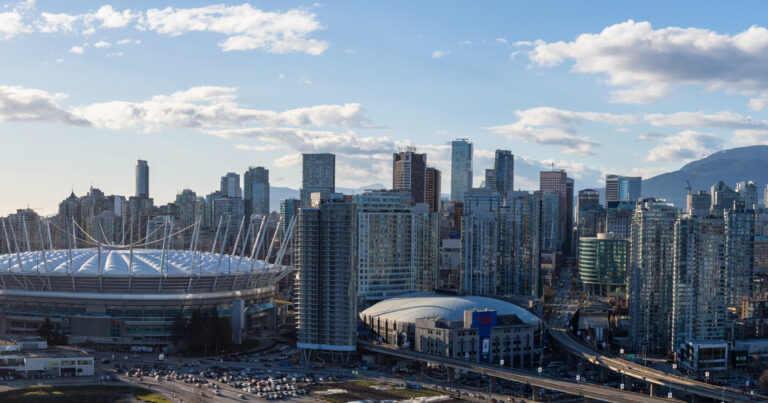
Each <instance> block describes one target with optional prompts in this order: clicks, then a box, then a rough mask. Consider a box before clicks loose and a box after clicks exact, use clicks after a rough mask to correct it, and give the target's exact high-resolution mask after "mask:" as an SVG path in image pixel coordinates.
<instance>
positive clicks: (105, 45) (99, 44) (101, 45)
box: [93, 41, 112, 48]
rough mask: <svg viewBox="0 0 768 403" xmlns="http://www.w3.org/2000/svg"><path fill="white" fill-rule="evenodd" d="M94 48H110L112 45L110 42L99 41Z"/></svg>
mask: <svg viewBox="0 0 768 403" xmlns="http://www.w3.org/2000/svg"><path fill="white" fill-rule="evenodd" d="M93 46H94V47H97V48H108V47H110V46H112V45H111V44H110V43H109V42H106V41H98V42H96V43H94V44H93Z"/></svg>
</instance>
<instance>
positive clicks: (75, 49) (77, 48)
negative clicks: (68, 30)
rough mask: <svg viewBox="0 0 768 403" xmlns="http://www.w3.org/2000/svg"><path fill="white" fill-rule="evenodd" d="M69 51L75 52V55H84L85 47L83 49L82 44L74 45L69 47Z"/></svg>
mask: <svg viewBox="0 0 768 403" xmlns="http://www.w3.org/2000/svg"><path fill="white" fill-rule="evenodd" d="M69 53H72V54H75V55H82V54H83V53H85V49H83V47H82V46H72V47H71V48H70V49H69Z"/></svg>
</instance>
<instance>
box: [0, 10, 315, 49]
mask: <svg viewBox="0 0 768 403" xmlns="http://www.w3.org/2000/svg"><path fill="white" fill-rule="evenodd" d="M28 11H29V10H24V12H23V13H22V12H20V11H19V10H17V9H15V10H13V11H10V12H5V13H0V39H8V38H11V37H13V36H16V35H19V34H22V33H29V32H33V31H35V30H36V31H37V32H40V33H69V34H76V33H80V34H82V35H91V34H94V33H95V32H97V31H98V30H102V29H119V28H126V27H128V26H130V25H132V24H134V28H135V29H137V30H139V31H154V32H157V33H159V34H164V35H170V36H179V35H184V34H187V33H190V32H209V33H216V34H220V35H223V36H224V39H223V40H222V41H221V42H220V43H219V46H220V47H221V49H222V50H223V51H235V50H253V49H263V50H266V51H268V52H272V53H306V54H310V55H319V54H321V53H323V52H324V51H325V50H326V49H327V48H328V46H329V45H328V42H326V41H323V40H319V39H315V38H313V37H312V35H313V34H315V33H316V32H317V31H320V30H322V29H324V27H323V26H322V25H321V24H320V22H319V21H318V20H317V16H316V15H315V14H314V13H312V12H310V11H309V10H308V9H305V8H294V9H289V10H287V11H276V12H269V11H263V10H260V9H258V8H255V7H253V6H251V5H250V4H248V3H244V4H241V5H236V6H228V5H223V4H218V5H210V6H206V7H198V8H173V7H166V8H164V9H156V8H153V9H149V10H146V11H141V10H131V9H125V10H116V9H114V8H113V7H112V6H111V5H103V6H101V7H100V8H99V9H98V10H96V11H95V12H86V13H81V14H68V13H49V12H41V13H40V14H39V15H37V16H34V17H32V16H30V18H34V22H33V23H32V24H31V25H25V24H24V23H23V20H24V18H26V17H27V15H26V14H25V13H27V12H28ZM117 43H118V44H119V45H125V44H130V43H133V44H139V43H140V41H138V40H131V39H123V40H121V41H118V42H117Z"/></svg>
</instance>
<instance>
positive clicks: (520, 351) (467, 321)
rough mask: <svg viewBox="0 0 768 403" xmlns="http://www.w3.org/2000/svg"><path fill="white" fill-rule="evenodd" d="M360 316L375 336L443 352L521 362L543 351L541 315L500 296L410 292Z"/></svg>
mask: <svg viewBox="0 0 768 403" xmlns="http://www.w3.org/2000/svg"><path fill="white" fill-rule="evenodd" d="M359 317H360V321H361V322H363V324H364V325H365V327H366V328H367V329H368V330H369V331H370V335H371V337H372V338H373V339H374V340H378V341H379V342H381V343H387V344H392V345H396V346H398V347H401V348H407V349H413V350H415V351H419V352H424V353H430V354H434V355H437V356H447V357H453V358H461V359H466V360H471V361H477V362H488V363H490V362H493V363H497V364H498V363H502V364H501V365H505V366H510V367H516V368H520V367H528V366H532V365H534V364H536V363H537V362H538V361H537V360H538V359H539V357H540V356H541V353H542V332H543V330H544V326H543V323H542V321H541V319H539V317H537V316H536V315H534V314H533V313H531V312H529V311H527V310H526V309H524V308H522V307H520V306H517V305H515V304H512V303H510V302H506V301H502V300H499V299H494V298H486V297H479V296H456V295H441V294H435V293H415V294H406V295H402V296H399V297H394V298H390V299H387V300H384V301H381V302H379V303H377V304H375V305H373V306H371V307H369V308H368V309H365V310H364V311H362V312H361V313H360V315H359Z"/></svg>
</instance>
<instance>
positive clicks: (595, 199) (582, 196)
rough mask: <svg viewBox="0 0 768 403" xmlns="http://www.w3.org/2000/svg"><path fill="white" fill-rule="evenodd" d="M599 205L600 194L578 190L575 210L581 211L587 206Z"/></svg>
mask: <svg viewBox="0 0 768 403" xmlns="http://www.w3.org/2000/svg"><path fill="white" fill-rule="evenodd" d="M595 204H600V192H598V191H597V190H594V189H582V190H579V196H578V198H577V200H576V209H577V210H581V209H583V208H585V207H587V206H590V205H595Z"/></svg>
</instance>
